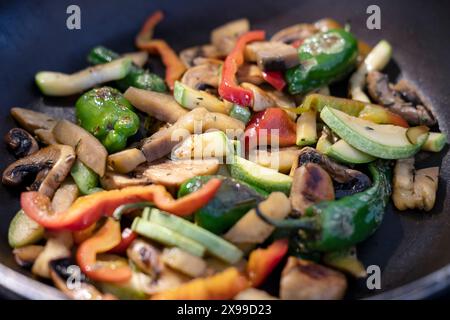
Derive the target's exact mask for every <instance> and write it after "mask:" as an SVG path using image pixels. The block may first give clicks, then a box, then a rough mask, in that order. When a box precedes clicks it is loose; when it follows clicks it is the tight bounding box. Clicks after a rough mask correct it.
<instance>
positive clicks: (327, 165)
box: [293, 147, 372, 198]
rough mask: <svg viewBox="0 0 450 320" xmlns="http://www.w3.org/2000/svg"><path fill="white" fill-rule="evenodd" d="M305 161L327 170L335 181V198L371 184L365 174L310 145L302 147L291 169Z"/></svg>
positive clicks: (361, 189)
mask: <svg viewBox="0 0 450 320" xmlns="http://www.w3.org/2000/svg"><path fill="white" fill-rule="evenodd" d="M306 163H316V164H318V165H320V166H321V167H322V168H323V169H325V170H326V171H327V172H328V174H329V175H330V176H331V178H332V179H333V180H334V181H335V182H336V183H335V185H334V192H335V197H336V198H341V197H343V196H347V195H351V194H355V193H358V192H361V191H364V190H366V189H367V188H369V187H370V186H371V184H372V183H371V181H370V179H369V177H368V176H367V175H366V174H364V173H362V172H360V171H358V170H353V169H350V168H348V167H346V166H344V165H341V164H339V163H337V162H335V161H333V160H331V159H330V158H329V157H327V156H326V155H323V154H321V153H320V152H318V151H317V150H316V149H314V148H311V147H304V148H302V150H301V152H300V154H299V156H298V162H297V163H296V164H294V165H293V170H295V169H296V167H300V166H302V165H304V164H306ZM295 165H297V166H295Z"/></svg>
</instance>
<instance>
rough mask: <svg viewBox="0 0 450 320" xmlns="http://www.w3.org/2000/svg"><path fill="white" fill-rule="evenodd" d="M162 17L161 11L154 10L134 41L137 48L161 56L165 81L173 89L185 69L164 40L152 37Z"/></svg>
mask: <svg viewBox="0 0 450 320" xmlns="http://www.w3.org/2000/svg"><path fill="white" fill-rule="evenodd" d="M163 18H164V15H163V13H162V12H161V11H156V12H155V13H154V14H152V15H151V16H150V17H149V18H148V19H147V21H146V22H145V23H144V25H143V26H142V29H141V31H140V32H139V33H138V35H137V37H136V41H135V42H136V46H137V47H138V48H139V49H141V50H145V51H147V52H148V53H150V54H159V55H160V56H161V60H162V62H163V64H164V66H165V67H166V82H167V84H168V85H169V87H170V89H171V90H173V87H174V86H175V81H177V80H179V79H180V78H181V76H182V75H183V73H184V71H186V66H185V65H184V64H183V62H182V61H181V60H180V58H179V57H178V55H177V54H176V53H175V51H173V49H172V48H171V47H170V46H169V45H168V44H167V42H166V41H164V40H160V39H152V38H153V30H154V28H155V27H156V25H157V24H158V23H159V22H161V20H162V19H163Z"/></svg>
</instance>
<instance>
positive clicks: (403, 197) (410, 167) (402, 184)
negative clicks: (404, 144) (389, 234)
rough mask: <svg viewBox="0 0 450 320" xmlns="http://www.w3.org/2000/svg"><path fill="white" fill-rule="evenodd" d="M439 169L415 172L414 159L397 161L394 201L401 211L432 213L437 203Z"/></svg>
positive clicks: (432, 168)
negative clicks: (414, 210) (411, 210)
mask: <svg viewBox="0 0 450 320" xmlns="http://www.w3.org/2000/svg"><path fill="white" fill-rule="evenodd" d="M438 182H439V167H431V168H426V169H420V170H417V171H415V170H414V158H408V159H400V160H397V163H396V165H395V169H394V190H393V193H392V200H393V201H394V204H395V207H396V208H397V209H399V210H406V209H419V210H425V211H430V210H431V209H433V207H434V203H435V202H436V192H437V188H438Z"/></svg>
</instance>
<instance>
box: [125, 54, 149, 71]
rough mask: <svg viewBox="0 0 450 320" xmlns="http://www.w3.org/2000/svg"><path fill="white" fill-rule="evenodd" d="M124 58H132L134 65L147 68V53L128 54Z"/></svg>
mask: <svg viewBox="0 0 450 320" xmlns="http://www.w3.org/2000/svg"><path fill="white" fill-rule="evenodd" d="M122 58H130V59H131V61H133V63H134V64H135V65H137V66H139V67H141V68H142V67H143V66H145V64H146V63H147V60H148V52H147V51H137V52H128V53H124V54H123V55H122Z"/></svg>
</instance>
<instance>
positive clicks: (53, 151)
mask: <svg viewBox="0 0 450 320" xmlns="http://www.w3.org/2000/svg"><path fill="white" fill-rule="evenodd" d="M75 158H76V157H75V151H74V150H73V148H72V147H70V146H65V145H60V144H55V145H51V146H48V147H46V148H43V149H41V150H39V151H38V152H36V153H34V154H32V155H29V156H27V157H25V158H22V159H19V160H17V161H16V162H14V163H12V164H10V165H9V166H8V167H7V168H6V170H5V171H4V172H3V177H2V182H3V184H5V185H7V186H12V187H18V186H20V185H22V184H24V183H25V182H26V180H27V179H29V178H30V177H32V176H34V177H36V178H35V180H34V182H33V183H32V184H31V186H30V187H29V189H31V190H37V191H39V192H41V193H43V194H45V195H46V196H48V197H52V196H53V194H54V193H55V191H56V189H57V188H58V187H59V185H60V184H61V183H62V182H63V181H64V179H65V178H66V176H67V175H68V174H69V172H70V169H71V167H72V164H73V162H74V161H75Z"/></svg>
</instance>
